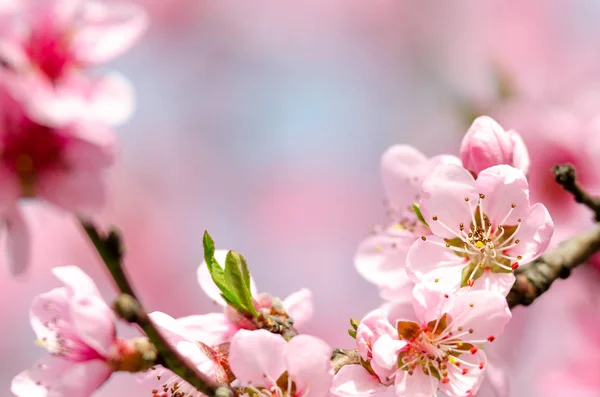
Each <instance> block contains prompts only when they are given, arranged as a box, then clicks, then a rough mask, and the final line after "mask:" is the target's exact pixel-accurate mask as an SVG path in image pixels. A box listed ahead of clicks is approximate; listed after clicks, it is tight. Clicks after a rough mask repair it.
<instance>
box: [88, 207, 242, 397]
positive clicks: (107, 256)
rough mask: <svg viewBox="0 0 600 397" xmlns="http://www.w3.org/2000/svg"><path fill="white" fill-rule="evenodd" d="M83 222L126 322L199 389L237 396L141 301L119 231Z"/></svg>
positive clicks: (167, 364) (210, 393)
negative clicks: (167, 334) (168, 335)
mask: <svg viewBox="0 0 600 397" xmlns="http://www.w3.org/2000/svg"><path fill="white" fill-rule="evenodd" d="M80 222H81V225H82V226H83V228H84V229H85V231H86V233H87V235H88V237H89V238H90V241H91V242H92V243H93V244H94V247H95V248H96V251H98V254H99V255H100V257H101V258H102V260H103V261H104V264H105V265H106V267H107V268H108V270H109V271H110V274H111V275H112V277H113V279H114V281H115V283H116V284H117V286H118V288H119V290H120V291H121V295H120V296H119V297H118V298H117V300H116V301H115V304H114V308H115V311H116V312H117V314H119V315H120V316H121V317H122V318H123V319H125V320H126V321H129V322H130V323H135V324H138V325H139V326H140V327H141V328H142V329H143V330H144V332H145V333H146V335H147V336H148V339H150V341H151V342H152V344H153V345H154V346H155V347H156V349H157V350H158V353H159V357H160V364H162V365H163V366H165V367H166V368H168V369H170V370H171V371H173V372H174V373H175V374H177V375H178V376H179V377H181V378H182V379H185V380H186V381H187V382H188V383H189V384H191V385H192V386H194V387H195V388H196V389H197V390H198V391H199V392H202V393H204V394H206V395H208V396H215V397H229V396H233V395H234V393H233V391H232V390H231V389H229V388H228V387H226V386H220V385H218V384H216V383H215V382H214V381H213V380H212V379H210V378H208V377H207V376H206V375H204V374H202V373H201V372H199V371H198V370H197V369H196V366H195V365H194V364H193V363H191V362H190V361H189V360H188V359H187V358H186V357H185V356H182V355H181V354H179V352H178V351H177V350H176V349H174V348H173V347H172V346H171V345H170V344H169V343H168V342H167V340H166V339H165V338H164V337H163V336H162V334H161V333H160V332H159V331H158V329H157V328H156V326H155V325H154V323H153V322H152V321H151V320H150V318H149V317H148V314H147V313H146V311H145V310H144V309H143V308H142V306H141V304H140V303H139V301H138V300H137V298H136V296H135V293H134V291H133V288H132V287H131V284H130V283H129V280H128V278H127V275H126V274H125V271H124V269H123V266H122V259H123V247H122V244H121V239H120V238H119V234H118V233H117V232H116V231H115V230H112V231H110V232H109V233H108V235H107V236H103V235H101V234H100V233H99V232H98V230H97V229H96V227H95V226H94V225H93V224H92V223H90V222H88V221H85V220H83V219H81V220H80Z"/></svg>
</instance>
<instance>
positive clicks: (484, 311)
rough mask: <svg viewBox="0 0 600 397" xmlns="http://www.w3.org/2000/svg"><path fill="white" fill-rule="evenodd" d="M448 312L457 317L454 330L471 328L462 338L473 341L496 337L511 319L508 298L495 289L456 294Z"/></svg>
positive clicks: (453, 323)
mask: <svg viewBox="0 0 600 397" xmlns="http://www.w3.org/2000/svg"><path fill="white" fill-rule="evenodd" d="M448 314H449V315H450V317H451V318H452V319H455V321H453V322H452V327H453V332H454V329H456V328H458V327H462V329H464V330H469V333H468V334H466V335H465V336H463V337H462V338H463V340H464V341H466V342H469V341H473V343H480V342H474V341H486V340H487V339H488V338H490V337H491V338H496V337H497V336H498V335H500V334H502V332H503V331H504V327H505V326H506V324H508V322H509V321H510V319H511V312H510V309H509V308H508V304H507V303H506V298H505V297H504V296H503V295H501V294H499V293H497V292H493V291H468V292H466V293H463V294H457V295H455V296H454V300H453V305H452V307H451V308H450V310H449V312H448ZM456 333H458V331H457V332H456Z"/></svg>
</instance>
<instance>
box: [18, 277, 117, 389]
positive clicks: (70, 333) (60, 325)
mask: <svg viewBox="0 0 600 397" xmlns="http://www.w3.org/2000/svg"><path fill="white" fill-rule="evenodd" d="M52 272H53V273H54V275H55V276H56V277H57V278H58V279H60V280H61V281H62V282H63V283H64V284H65V286H64V287H62V288H56V289H54V290H52V291H50V292H47V293H45V294H42V295H40V296H38V297H37V298H36V299H35V301H34V302H33V305H32V307H31V312H30V316H31V325H32V327H33V330H34V331H35V333H36V335H37V337H38V340H39V342H40V344H41V345H42V346H44V347H46V348H47V349H48V351H49V352H50V356H48V357H45V358H43V359H41V360H40V361H38V363H37V364H36V365H35V366H34V367H33V368H31V369H29V370H26V371H24V372H22V373H20V374H19V375H17V376H16V377H15V378H14V379H13V382H12V386H11V390H12V392H13V393H14V394H16V395H17V396H22V397H46V396H48V397H50V396H52V397H86V396H89V395H90V394H91V393H92V392H94V391H95V390H96V389H97V388H98V387H100V385H102V384H103V383H104V381H106V380H107V379H108V378H109V376H110V375H111V373H112V372H113V368H114V367H113V366H112V364H114V361H113V360H114V359H116V357H115V356H114V355H115V352H116V351H118V349H119V341H118V340H117V338H116V331H115V324H114V316H113V313H112V311H111V309H110V308H109V307H108V306H107V305H106V303H104V301H103V300H102V297H101V296H100V294H99V293H98V290H97V289H96V286H95V285H94V282H93V281H92V280H91V279H90V278H89V277H88V276H87V275H86V274H85V273H84V272H83V271H82V270H81V269H79V268H77V267H74V266H68V267H57V268H54V269H53V271H52Z"/></svg>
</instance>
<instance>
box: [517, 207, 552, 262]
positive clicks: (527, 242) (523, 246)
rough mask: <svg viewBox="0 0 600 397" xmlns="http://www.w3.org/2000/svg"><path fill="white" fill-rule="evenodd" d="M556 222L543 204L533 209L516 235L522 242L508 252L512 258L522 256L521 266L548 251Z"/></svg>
mask: <svg viewBox="0 0 600 397" xmlns="http://www.w3.org/2000/svg"><path fill="white" fill-rule="evenodd" d="M553 234H554V222H553V221H552V218H551V217H550V214H549V213H548V210H547V209H546V207H545V206H544V205H543V204H540V203H537V204H535V205H533V206H532V207H531V211H530V212H529V215H528V216H527V218H526V219H524V220H523V222H522V223H521V228H520V229H519V231H518V232H517V234H516V235H515V237H516V238H518V239H519V240H520V242H519V244H517V245H516V246H515V247H513V248H511V249H509V250H508V253H509V254H510V255H511V256H514V257H517V256H519V255H521V256H522V259H521V260H520V261H519V264H526V263H529V262H531V261H533V260H534V259H537V258H538V257H539V256H540V255H542V254H543V253H544V251H546V249H547V248H548V245H549V244H550V241H551V240H552V235H553Z"/></svg>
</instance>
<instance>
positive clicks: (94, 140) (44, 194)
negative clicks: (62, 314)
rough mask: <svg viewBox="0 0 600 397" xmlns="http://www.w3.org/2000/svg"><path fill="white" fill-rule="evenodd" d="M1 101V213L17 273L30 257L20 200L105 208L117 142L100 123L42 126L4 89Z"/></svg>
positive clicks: (73, 208)
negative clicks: (107, 174) (108, 172)
mask: <svg viewBox="0 0 600 397" xmlns="http://www.w3.org/2000/svg"><path fill="white" fill-rule="evenodd" d="M3 77H4V76H3ZM9 79H10V78H9ZM0 102H1V103H2V106H1V109H0V112H1V120H2V122H1V123H0V148H1V149H2V156H1V157H0V182H1V184H2V194H1V195H0V211H1V212H2V217H3V219H4V221H5V222H6V228H7V233H8V251H9V267H10V270H11V272H12V273H13V274H17V273H20V272H22V271H23V270H24V269H25V268H26V267H27V265H28V262H29V256H30V255H29V250H30V247H29V245H30V241H29V240H30V238H29V232H28V231H27V227H26V223H25V222H24V220H23V217H22V215H21V212H20V210H19V208H18V200H19V199H20V198H41V199H44V200H47V201H49V202H51V203H54V204H56V205H58V206H60V207H62V208H64V209H66V210H68V211H72V212H78V213H90V212H94V211H97V210H99V209H100V208H101V207H102V205H103V203H104V200H105V184H104V170H105V168H107V167H108V166H110V165H111V164H112V163H113V162H114V159H115V151H116V149H115V146H116V142H115V137H114V135H113V132H112V131H110V130H109V129H106V128H105V127H102V126H99V125H93V124H86V125H82V124H74V123H71V124H68V125H65V126H63V127H60V128H49V127H46V126H44V125H41V124H38V123H37V122H35V121H33V120H32V119H31V117H30V116H29V114H27V113H26V112H25V110H24V109H23V108H22V106H21V104H20V103H19V102H18V101H16V100H15V99H14V98H13V97H12V96H11V95H10V94H9V93H8V92H6V91H0Z"/></svg>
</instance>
